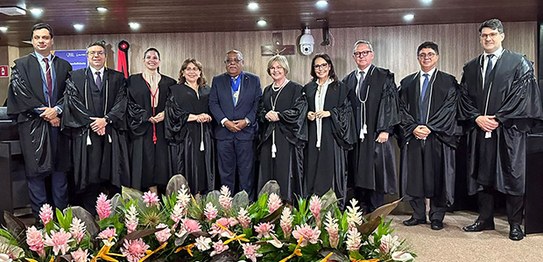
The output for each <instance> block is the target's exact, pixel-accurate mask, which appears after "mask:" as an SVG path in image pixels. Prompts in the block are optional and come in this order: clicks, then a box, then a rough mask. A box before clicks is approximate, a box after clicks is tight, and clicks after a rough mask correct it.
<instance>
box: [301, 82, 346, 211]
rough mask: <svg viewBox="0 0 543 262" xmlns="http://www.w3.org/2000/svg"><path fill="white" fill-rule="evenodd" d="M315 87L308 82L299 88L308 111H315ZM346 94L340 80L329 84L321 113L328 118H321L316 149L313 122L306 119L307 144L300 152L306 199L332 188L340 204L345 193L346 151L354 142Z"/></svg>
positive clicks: (314, 122)
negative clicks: (326, 112)
mask: <svg viewBox="0 0 543 262" xmlns="http://www.w3.org/2000/svg"><path fill="white" fill-rule="evenodd" d="M317 87H318V85H317V83H316V82H315V81H312V82H310V83H308V84H306V85H305V86H304V87H303V89H302V93H305V94H306V95H307V104H308V109H307V110H308V111H312V112H315V96H316V95H317ZM348 91H349V90H348V89H347V87H346V86H345V85H344V84H343V83H342V82H340V81H334V82H332V83H330V85H329V86H328V90H327V92H326V98H325V101H324V111H330V114H331V115H330V117H326V118H323V119H322V135H321V147H320V149H319V148H317V147H316V144H317V124H316V121H309V120H307V121H308V144H307V146H306V149H305V150H304V151H305V154H304V172H305V177H304V186H305V189H304V190H305V194H306V196H309V195H312V194H317V195H323V194H325V193H326V192H327V191H328V190H330V189H332V190H333V191H335V193H336V196H337V197H338V199H342V202H343V205H344V204H345V200H346V192H347V152H348V150H350V149H352V145H353V144H354V143H355V141H356V132H355V130H354V128H353V127H354V119H353V112H352V107H351V105H350V101H349V99H348V97H347V95H348ZM306 118H307V114H306Z"/></svg>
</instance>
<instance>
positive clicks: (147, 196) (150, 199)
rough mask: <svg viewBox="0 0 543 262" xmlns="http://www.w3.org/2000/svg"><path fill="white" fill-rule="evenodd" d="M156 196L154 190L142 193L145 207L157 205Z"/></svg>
mask: <svg viewBox="0 0 543 262" xmlns="http://www.w3.org/2000/svg"><path fill="white" fill-rule="evenodd" d="M158 201H159V199H158V196H157V194H156V193H155V192H151V191H147V192H145V193H144V194H143V203H145V206H146V207H152V206H158Z"/></svg>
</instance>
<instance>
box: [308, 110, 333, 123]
mask: <svg viewBox="0 0 543 262" xmlns="http://www.w3.org/2000/svg"><path fill="white" fill-rule="evenodd" d="M330 115H331V114H330V111H317V112H313V111H309V112H307V119H309V121H314V120H315V119H322V118H325V117H330Z"/></svg>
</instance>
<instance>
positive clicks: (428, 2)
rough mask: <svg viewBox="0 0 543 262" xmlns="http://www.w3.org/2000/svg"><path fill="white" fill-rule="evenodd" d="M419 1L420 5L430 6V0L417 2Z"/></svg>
mask: <svg viewBox="0 0 543 262" xmlns="http://www.w3.org/2000/svg"><path fill="white" fill-rule="evenodd" d="M419 1H420V3H421V4H422V5H431V4H432V2H433V1H432V0H419Z"/></svg>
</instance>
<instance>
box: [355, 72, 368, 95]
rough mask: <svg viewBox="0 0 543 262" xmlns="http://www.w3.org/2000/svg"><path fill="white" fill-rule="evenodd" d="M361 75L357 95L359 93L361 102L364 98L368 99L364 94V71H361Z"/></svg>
mask: <svg viewBox="0 0 543 262" xmlns="http://www.w3.org/2000/svg"><path fill="white" fill-rule="evenodd" d="M359 73H360V78H359V79H358V89H357V93H358V98H360V100H362V99H363V98H366V97H365V96H364V95H363V94H362V84H363V83H364V71H360V72H359Z"/></svg>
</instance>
